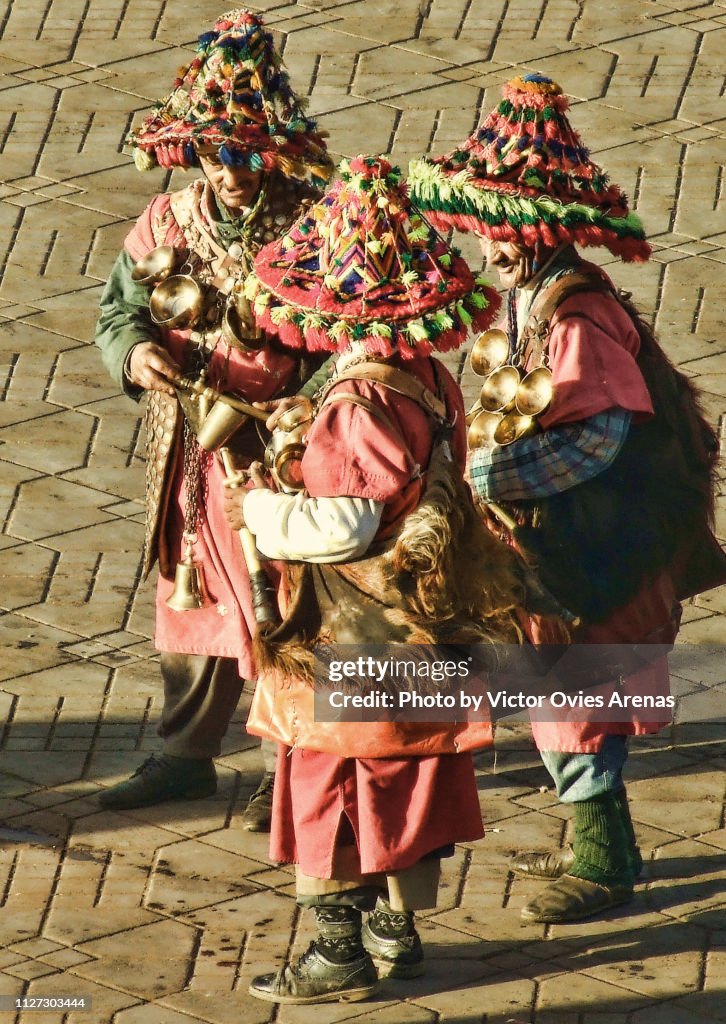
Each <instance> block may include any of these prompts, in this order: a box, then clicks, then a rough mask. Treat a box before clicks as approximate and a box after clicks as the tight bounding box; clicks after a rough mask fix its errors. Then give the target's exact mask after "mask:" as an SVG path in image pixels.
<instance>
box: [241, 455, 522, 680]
mask: <svg viewBox="0 0 726 1024" xmlns="http://www.w3.org/2000/svg"><path fill="white" fill-rule="evenodd" d="M446 448H447V446H445V445H439V446H436V447H435V449H434V453H433V455H432V459H431V463H430V466H429V470H428V473H427V486H426V490H425V493H424V497H423V500H422V502H421V503H420V505H419V506H418V508H417V509H416V510H415V511H414V512H412V513H411V514H410V515H409V516H408V517H407V518H406V520H405V522H404V524H403V528H402V529H401V531H400V533H399V534H398V537H397V538H395V539H394V540H393V541H390V542H388V544H387V545H386V547H385V549H384V550H383V551H378V552H377V553H376V554H373V555H371V556H369V557H367V558H363V559H359V560H358V561H355V562H348V563H345V564H328V565H325V564H322V565H310V564H305V565H300V564H294V565H290V566H288V584H289V587H290V593H291V595H292V600H291V603H290V606H289V608H288V613H287V615H286V618H285V621H284V622H283V623H282V624H281V625H280V626H279V627H278V628H277V629H276V630H274V631H273V632H268V633H260V634H258V636H257V638H256V641H255V654H256V658H257V661H258V666H259V667H260V668H261V669H262V670H268V671H269V670H275V671H278V672H281V673H283V674H286V675H294V676H301V677H303V678H306V679H308V680H312V676H313V654H312V648H313V647H314V646H316V645H324V644H329V643H343V644H362V643H378V644H386V643H405V644H444V645H452V644H470V643H519V642H520V641H521V638H522V636H521V631H520V629H519V626H518V624H517V618H516V609H517V607H518V606H520V605H521V604H522V602H523V599H524V593H525V586H524V584H523V581H522V578H521V574H520V572H519V565H518V560H517V556H516V555H515V553H514V552H513V551H512V550H511V549H510V548H508V547H507V546H506V545H505V544H503V543H502V542H501V541H499V540H497V539H496V538H495V537H494V536H492V535H491V534H490V533H489V531H488V530H487V529H486V528H485V527H484V526H483V524H482V523H481V521H480V519H479V516H478V514H477V512H476V509H475V507H474V504H473V502H472V499H471V495H470V493H469V490H468V488H467V487H466V484H465V483H464V481H463V479H462V477H461V474H460V472H459V470H458V469H457V468H456V467H455V466H454V465H453V463H452V462H451V461H450V456H447V452H446Z"/></svg>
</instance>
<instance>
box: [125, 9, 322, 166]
mask: <svg viewBox="0 0 726 1024" xmlns="http://www.w3.org/2000/svg"><path fill="white" fill-rule="evenodd" d="M127 141H128V143H129V144H130V145H132V146H133V147H134V159H135V161H136V166H137V167H138V168H139V170H149V169H150V168H152V167H155V166H156V165H157V164H159V165H161V166H162V167H195V166H198V163H199V160H198V155H199V152H202V153H204V152H205V151H206V152H210V151H214V152H218V154H219V157H220V159H221V160H222V162H223V163H227V164H238V165H246V166H248V167H250V168H251V169H252V170H272V169H274V168H277V169H278V170H280V171H282V173H283V174H285V175H287V176H288V177H295V178H301V179H303V178H306V177H308V176H309V175H311V176H313V177H317V178H320V179H322V180H327V178H329V177H330V175H331V173H332V171H333V163H332V161H331V160H330V158H329V157H328V155H327V152H326V148H325V142H324V140H323V138H322V136H321V135H320V133H318V132H317V130H316V123H315V121H313V120H311V119H310V118H308V117H306V116H305V114H304V113H303V109H302V102H301V100H300V99H299V98H298V97H297V96H296V95H295V93H294V92H293V90H292V88H291V87H290V82H289V80H288V76H287V73H286V72H285V71H284V69H283V67H282V62H281V60H280V57H279V55H278V54H277V52H276V50H275V47H274V43H273V39H272V36H271V35H270V34H269V32H266V31H265V29H264V24H263V21H262V19H261V18H260V17H258V16H257V15H256V14H251V13H250V12H249V11H246V10H244V9H243V8H236V9H235V10H233V11H229V12H228V13H227V14H223V15H222V17H221V18H219V19H218V21H217V22H216V24H215V25H214V28H213V29H212V31H211V32H205V33H204V34H203V35H201V36H200V37H199V41H198V44H197V52H196V56H195V58H194V60H193V61H192V62H191V64H188V65H187V66H186V67H182V68H180V69H179V77H178V78H177V79H176V81H175V82H174V85H173V88H172V92H171V93H170V94H169V96H167V97H166V99H164V100H162V101H161V102H160V103H158V104H157V106H156V108H155V109H154V110H153V111H152V113H151V114H148V115H147V116H146V117H145V118H144V120H143V121H142V122H141V124H140V125H139V127H138V128H136V129H135V130H133V131H131V132H130V133H129V136H128V139H127Z"/></svg>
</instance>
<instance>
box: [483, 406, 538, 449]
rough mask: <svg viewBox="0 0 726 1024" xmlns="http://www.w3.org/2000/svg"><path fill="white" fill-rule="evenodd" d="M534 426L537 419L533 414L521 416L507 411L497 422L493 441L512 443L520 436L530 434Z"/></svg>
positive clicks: (501, 443)
mask: <svg viewBox="0 0 726 1024" xmlns="http://www.w3.org/2000/svg"><path fill="white" fill-rule="evenodd" d="M536 426H537V421H536V420H535V418H534V416H522V414H521V413H518V412H508V413H507V414H506V416H502V417H501V419H500V420H499V423H498V424H497V427H496V430H495V431H494V434H493V438H494V443H495V444H499V445H507V444H512V442H513V441H519V439H520V438H521V437H525V436H526V435H527V434H531V433H532V432H533V431H534V429H535V427H536Z"/></svg>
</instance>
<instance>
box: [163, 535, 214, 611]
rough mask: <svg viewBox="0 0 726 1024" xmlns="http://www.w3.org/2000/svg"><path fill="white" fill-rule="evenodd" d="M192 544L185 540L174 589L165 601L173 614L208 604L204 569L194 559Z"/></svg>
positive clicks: (175, 575)
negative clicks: (184, 548)
mask: <svg viewBox="0 0 726 1024" xmlns="http://www.w3.org/2000/svg"><path fill="white" fill-rule="evenodd" d="M192 549H193V542H192V541H191V540H189V539H187V542H186V550H185V552H184V559H183V561H181V562H177V564H176V572H175V573H174V589H173V590H172V592H171V594H170V596H169V597H167V599H166V603H167V605H168V606H169V607H170V608H172V609H173V610H174V611H175V612H188V611H194V609H196V608H203V607H204V606H205V605H208V604H210V599H209V594H208V592H207V585H206V583H205V581H204V569H203V567H202V565H201V564H200V563H199V562H197V561H196V560H195V559H194V555H193V553H192Z"/></svg>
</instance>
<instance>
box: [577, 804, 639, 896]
mask: <svg viewBox="0 0 726 1024" xmlns="http://www.w3.org/2000/svg"><path fill="white" fill-rule="evenodd" d="M573 807H574V810H575V841H574V843H573V847H574V850H575V863H574V864H573V865H572V867H571V868H570V870H569V872H568V874H570V875H575V876H576V877H577V878H584V879H587V880H588V881H590V882H597V883H598V884H599V885H605V886H614V885H622V886H629V887H632V885H633V882H634V880H635V876H634V872H633V867H632V865H631V857H630V848H631V841H630V839H629V837H628V835H627V833H626V829H625V826H624V823H623V819H622V815H621V811H620V807H619V803H618V797H617V795H616V794H615V793H603V794H602V795H601V796H596V797H594V798H593V799H592V800H581V801H579V802H577V803H574V804H573Z"/></svg>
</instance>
